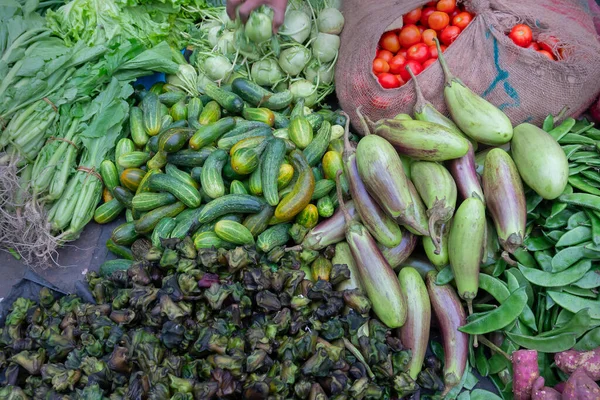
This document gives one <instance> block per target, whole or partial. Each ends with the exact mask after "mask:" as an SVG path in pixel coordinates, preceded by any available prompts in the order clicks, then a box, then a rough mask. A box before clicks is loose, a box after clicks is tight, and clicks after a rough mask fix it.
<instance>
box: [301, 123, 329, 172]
mask: <svg viewBox="0 0 600 400" xmlns="http://www.w3.org/2000/svg"><path fill="white" fill-rule="evenodd" d="M330 138H331V124H330V123H329V122H327V121H325V122H323V124H322V125H321V128H320V129H319V131H318V132H317V134H316V135H315V137H314V139H313V140H312V141H311V142H310V143H309V144H308V146H306V148H305V149H304V150H303V151H302V152H303V153H304V157H306V161H308V165H310V166H311V167H314V166H315V165H317V164H318V163H319V162H321V159H322V158H323V155H324V154H325V153H326V152H327V148H328V147H329V139H330Z"/></svg>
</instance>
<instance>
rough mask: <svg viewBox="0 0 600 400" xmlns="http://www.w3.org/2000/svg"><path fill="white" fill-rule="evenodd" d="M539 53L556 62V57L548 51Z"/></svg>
mask: <svg viewBox="0 0 600 400" xmlns="http://www.w3.org/2000/svg"><path fill="white" fill-rule="evenodd" d="M537 52H538V53H540V54H543V55H545V56H546V57H548V58H549V59H551V60H552V61H554V56H553V55H552V53H550V52H549V51H547V50H538V51H537Z"/></svg>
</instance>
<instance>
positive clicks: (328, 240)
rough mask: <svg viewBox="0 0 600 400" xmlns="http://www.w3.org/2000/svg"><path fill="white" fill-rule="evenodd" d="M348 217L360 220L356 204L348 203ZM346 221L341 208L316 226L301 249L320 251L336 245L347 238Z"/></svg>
mask: <svg viewBox="0 0 600 400" xmlns="http://www.w3.org/2000/svg"><path fill="white" fill-rule="evenodd" d="M346 210H347V211H348V215H349V216H350V218H352V219H353V220H358V213H357V212H356V208H355V207H354V202H353V201H349V202H347V203H346ZM345 229H346V219H345V217H344V213H343V212H342V210H341V209H340V208H338V209H337V211H336V212H335V213H334V214H333V215H332V216H331V217H330V218H327V219H326V220H324V221H323V222H321V223H320V224H318V225H317V226H315V227H314V228H312V229H311V230H310V232H308V234H307V235H306V236H305V237H304V240H303V241H302V244H301V248H302V249H306V250H314V251H318V250H321V249H324V248H325V247H327V246H329V245H332V244H336V243H339V242H341V241H342V240H344V238H345V237H346V230H345Z"/></svg>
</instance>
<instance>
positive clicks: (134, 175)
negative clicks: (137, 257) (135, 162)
mask: <svg viewBox="0 0 600 400" xmlns="http://www.w3.org/2000/svg"><path fill="white" fill-rule="evenodd" d="M144 176H146V171H144V170H143V169H140V168H127V169H125V170H123V172H122V173H121V176H120V177H119V180H120V181H121V186H123V187H125V188H127V189H129V190H131V191H132V192H134V193H135V192H137V190H138V188H139V187H140V184H141V183H142V181H143V180H144Z"/></svg>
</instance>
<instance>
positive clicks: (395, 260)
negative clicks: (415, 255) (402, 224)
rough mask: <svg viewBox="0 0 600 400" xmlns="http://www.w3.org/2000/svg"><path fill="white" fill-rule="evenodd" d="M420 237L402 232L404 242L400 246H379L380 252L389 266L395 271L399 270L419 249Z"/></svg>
mask: <svg viewBox="0 0 600 400" xmlns="http://www.w3.org/2000/svg"><path fill="white" fill-rule="evenodd" d="M418 241H419V240H418V236H416V235H413V234H412V233H410V232H408V231H403V232H402V241H401V242H400V244H399V245H398V246H394V247H385V246H383V245H382V244H381V243H379V244H377V247H379V250H381V254H383V256H384V257H385V259H386V260H387V262H388V264H390V266H391V267H392V268H393V269H397V268H398V267H400V266H401V265H402V264H403V263H404V261H406V259H408V257H410V255H411V254H412V252H413V251H414V250H415V247H417V243H418Z"/></svg>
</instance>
